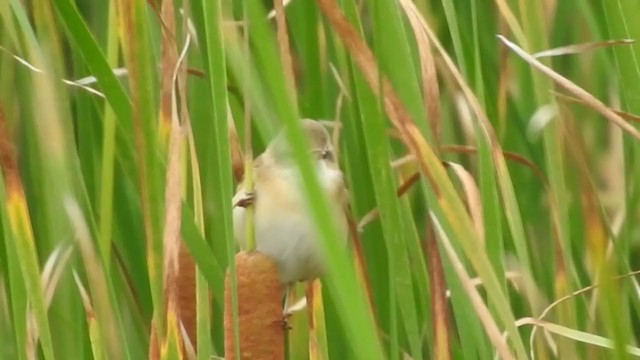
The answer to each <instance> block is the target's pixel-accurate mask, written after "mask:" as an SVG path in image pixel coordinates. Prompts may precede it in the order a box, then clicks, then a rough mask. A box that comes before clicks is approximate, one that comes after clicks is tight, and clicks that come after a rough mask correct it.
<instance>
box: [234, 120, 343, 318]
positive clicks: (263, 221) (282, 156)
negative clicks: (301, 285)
mask: <svg viewBox="0 0 640 360" xmlns="http://www.w3.org/2000/svg"><path fill="white" fill-rule="evenodd" d="M300 126H301V128H302V130H303V133H304V134H305V136H306V137H307V143H308V144H309V149H308V150H309V151H310V152H311V154H312V159H313V163H314V169H315V171H316V174H317V176H318V179H319V180H320V185H321V186H320V187H321V189H322V192H323V193H324V194H325V195H326V196H328V198H329V204H330V206H331V210H332V211H331V214H332V215H333V216H334V219H335V222H336V224H337V225H338V229H339V235H340V238H339V239H338V241H339V242H340V244H341V245H343V246H344V248H346V247H347V246H348V223H347V218H346V216H345V212H344V211H345V206H347V201H348V192H347V189H346V187H345V180H344V175H343V173H342V171H341V170H340V167H339V165H338V160H337V158H336V151H335V148H334V146H333V143H332V141H331V136H330V135H329V132H328V131H327V129H326V128H325V126H324V125H323V124H322V123H321V122H319V121H317V120H313V119H308V118H305V119H301V121H300ZM292 151H293V150H292V149H291V148H290V147H289V143H288V141H287V139H286V137H285V134H284V130H281V131H280V132H279V133H278V134H277V135H276V137H275V138H274V139H273V140H271V142H270V143H269V144H268V145H267V147H266V149H265V150H264V152H263V153H262V154H260V155H259V156H258V157H256V158H255V160H254V162H253V180H254V189H253V191H252V192H251V193H247V192H246V191H245V188H244V186H243V182H242V181H241V182H240V184H239V185H238V188H237V190H236V193H235V195H234V197H233V200H232V203H233V207H234V208H233V229H234V236H235V240H236V244H237V245H238V246H239V247H240V248H245V247H246V243H247V239H246V224H245V219H246V213H247V207H248V206H249V205H253V206H254V211H255V213H254V214H255V215H254V234H255V244H256V250H257V251H258V252H261V253H263V254H265V255H267V256H269V257H271V258H272V259H273V260H274V262H275V264H276V268H277V271H278V279H279V281H280V283H281V284H282V285H283V286H284V287H285V289H286V291H285V292H284V295H286V294H287V293H288V291H289V290H290V289H291V286H293V285H294V284H295V283H296V282H306V281H312V280H315V279H317V278H320V277H322V275H323V274H324V273H325V269H326V268H325V264H324V263H323V258H322V257H321V254H320V250H319V248H318V246H319V245H318V241H321V239H319V237H318V234H317V231H316V229H315V226H314V223H313V221H314V220H313V218H312V216H311V213H310V209H309V207H308V204H307V203H306V200H305V197H304V194H303V190H302V183H301V181H302V179H301V177H300V175H299V173H298V170H297V168H296V162H295V160H294V158H293V152H292ZM284 307H285V309H284V310H285V313H286V311H287V310H286V308H287V303H286V300H285V306H284Z"/></svg>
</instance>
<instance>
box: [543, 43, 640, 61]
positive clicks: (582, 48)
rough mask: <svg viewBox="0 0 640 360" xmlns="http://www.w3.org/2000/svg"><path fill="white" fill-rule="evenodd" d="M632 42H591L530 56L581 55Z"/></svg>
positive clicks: (561, 47)
mask: <svg viewBox="0 0 640 360" xmlns="http://www.w3.org/2000/svg"><path fill="white" fill-rule="evenodd" d="M634 42H635V40H633V39H622V40H607V41H593V42H587V43H582V44H573V45H566V46H560V47H557V48H553V49H549V50H543V51H538V52H537V53H535V54H532V55H531V56H533V57H535V58H538V59H539V58H543V57H553V56H562V55H572V54H579V53H583V52H587V51H591V50H595V49H599V48H604V47H610V46H615V45H629V44H633V43H634Z"/></svg>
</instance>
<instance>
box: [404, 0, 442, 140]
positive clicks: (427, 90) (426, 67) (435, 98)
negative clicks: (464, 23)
mask: <svg viewBox="0 0 640 360" xmlns="http://www.w3.org/2000/svg"><path fill="white" fill-rule="evenodd" d="M400 5H401V6H402V9H403V10H404V12H405V14H406V15H407V18H408V19H409V22H410V23H411V27H412V28H413V34H414V35H415V37H416V43H417V45H418V52H419V54H420V65H421V66H420V70H421V75H422V96H423V102H424V104H425V106H426V109H427V115H428V118H429V123H430V125H431V131H432V132H433V138H434V140H435V143H436V144H437V145H440V89H439V87H438V74H437V72H436V64H435V61H434V58H433V53H432V52H431V44H430V43H429V37H428V36H427V34H426V33H425V31H424V28H423V27H422V24H421V23H420V16H421V14H420V13H419V12H418V9H417V8H416V7H415V5H414V4H413V2H411V1H409V0H400Z"/></svg>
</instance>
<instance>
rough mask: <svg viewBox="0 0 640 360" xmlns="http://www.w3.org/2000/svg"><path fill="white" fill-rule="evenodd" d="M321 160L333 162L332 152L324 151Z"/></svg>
mask: <svg viewBox="0 0 640 360" xmlns="http://www.w3.org/2000/svg"><path fill="white" fill-rule="evenodd" d="M320 158H321V159H322V160H331V159H333V153H332V152H331V150H323V151H322V152H321V153H320Z"/></svg>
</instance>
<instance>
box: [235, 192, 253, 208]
mask: <svg viewBox="0 0 640 360" xmlns="http://www.w3.org/2000/svg"><path fill="white" fill-rule="evenodd" d="M255 201H256V193H255V192H248V193H246V194H245V195H244V196H243V197H242V198H240V199H239V200H238V201H237V202H236V203H235V205H234V206H238V207H241V208H247V207H249V206H251V205H253V204H254V203H255Z"/></svg>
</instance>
